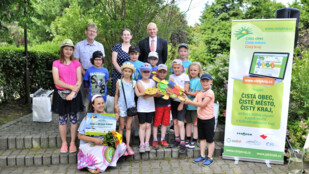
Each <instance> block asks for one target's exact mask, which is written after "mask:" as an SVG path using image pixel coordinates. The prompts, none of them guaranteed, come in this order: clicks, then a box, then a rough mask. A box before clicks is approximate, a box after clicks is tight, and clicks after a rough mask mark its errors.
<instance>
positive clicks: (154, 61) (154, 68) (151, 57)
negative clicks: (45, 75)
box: [147, 51, 159, 78]
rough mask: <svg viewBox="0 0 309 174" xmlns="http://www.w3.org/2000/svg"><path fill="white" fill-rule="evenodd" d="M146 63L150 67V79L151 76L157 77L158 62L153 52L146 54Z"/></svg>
mask: <svg viewBox="0 0 309 174" xmlns="http://www.w3.org/2000/svg"><path fill="white" fill-rule="evenodd" d="M147 61H148V63H149V64H150V65H151V67H152V71H151V74H150V78H152V76H154V75H157V70H158V66H157V63H158V62H159V56H158V53H157V52H155V51H152V52H150V53H149V54H148V58H147Z"/></svg>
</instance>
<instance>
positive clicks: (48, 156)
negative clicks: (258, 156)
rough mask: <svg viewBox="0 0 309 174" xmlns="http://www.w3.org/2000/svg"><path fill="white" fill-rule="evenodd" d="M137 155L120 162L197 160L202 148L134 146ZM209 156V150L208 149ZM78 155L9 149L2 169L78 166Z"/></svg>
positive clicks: (1, 156)
mask: <svg viewBox="0 0 309 174" xmlns="http://www.w3.org/2000/svg"><path fill="white" fill-rule="evenodd" d="M133 150H134V152H135V155H133V156H127V157H122V158H120V159H119V160H122V161H132V160H150V159H151V160H153V159H158V160H160V159H171V158H173V159H175V158H195V157H198V156H199V155H200V148H195V149H187V151H186V153H185V154H180V153H179V152H178V148H162V147H160V149H158V150H154V149H152V150H151V151H150V152H146V153H139V151H138V146H133ZM222 152H223V143H222V142H216V148H215V153H214V156H215V157H218V156H221V155H222ZM206 154H207V149H206ZM76 163H77V153H60V151H59V148H41V149H8V150H0V167H6V166H41V165H51V164H76Z"/></svg>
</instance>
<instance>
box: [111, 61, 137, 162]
mask: <svg viewBox="0 0 309 174" xmlns="http://www.w3.org/2000/svg"><path fill="white" fill-rule="evenodd" d="M121 71H122V73H123V74H122V76H121V78H120V79H118V81H117V83H116V93H115V111H116V118H117V120H118V118H119V117H120V121H119V123H120V124H119V133H120V134H121V135H122V134H123V129H124V128H126V143H127V150H126V151H125V153H124V155H123V156H128V155H134V151H133V149H132V147H131V146H130V137H131V125H132V120H133V116H127V108H131V107H136V105H135V101H134V96H135V93H134V87H135V84H136V81H135V80H133V79H132V74H133V73H134V72H135V67H134V65H133V64H131V63H129V62H127V63H124V64H123V65H122V66H121Z"/></svg>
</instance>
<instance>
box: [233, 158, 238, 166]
mask: <svg viewBox="0 0 309 174" xmlns="http://www.w3.org/2000/svg"><path fill="white" fill-rule="evenodd" d="M234 159H235V162H234V164H236V165H237V164H238V162H239V158H238V157H234Z"/></svg>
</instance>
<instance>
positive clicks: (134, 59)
mask: <svg viewBox="0 0 309 174" xmlns="http://www.w3.org/2000/svg"><path fill="white" fill-rule="evenodd" d="M139 55H140V49H139V48H138V46H136V45H131V46H130V48H129V56H130V60H129V61H126V62H124V63H127V62H130V63H132V64H133V65H134V67H135V68H136V70H135V72H134V74H133V75H132V79H133V80H135V81H137V80H139V79H141V72H140V69H141V66H142V64H143V62H141V61H139V60H138V56H139Z"/></svg>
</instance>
